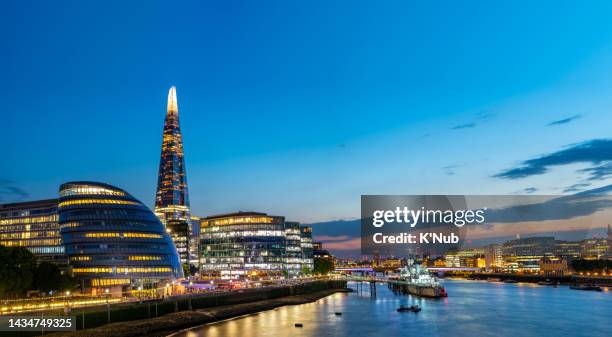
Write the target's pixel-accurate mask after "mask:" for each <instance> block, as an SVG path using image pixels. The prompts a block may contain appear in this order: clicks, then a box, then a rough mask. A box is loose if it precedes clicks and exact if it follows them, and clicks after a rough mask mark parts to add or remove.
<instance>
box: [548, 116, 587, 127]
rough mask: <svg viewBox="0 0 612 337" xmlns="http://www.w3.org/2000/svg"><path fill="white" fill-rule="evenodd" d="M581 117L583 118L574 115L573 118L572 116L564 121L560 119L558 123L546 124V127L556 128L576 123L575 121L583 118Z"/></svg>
mask: <svg viewBox="0 0 612 337" xmlns="http://www.w3.org/2000/svg"><path fill="white" fill-rule="evenodd" d="M581 117H582V115H581V114H578V115H573V116H570V117H567V118H563V119H559V120H556V121H552V122H550V123H548V124H546V126H556V125H562V124H567V123H570V122H573V121H575V120H577V119H578V118H581Z"/></svg>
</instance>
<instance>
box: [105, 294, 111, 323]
mask: <svg viewBox="0 0 612 337" xmlns="http://www.w3.org/2000/svg"><path fill="white" fill-rule="evenodd" d="M109 291H110V290H109V289H108V288H106V289H104V293H105V294H106V321H107V323H110V303H109V302H108V295H109Z"/></svg>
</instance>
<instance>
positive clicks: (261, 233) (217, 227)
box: [200, 212, 312, 279]
mask: <svg viewBox="0 0 612 337" xmlns="http://www.w3.org/2000/svg"><path fill="white" fill-rule="evenodd" d="M200 224H201V229H200V231H201V235H200V237H201V243H200V247H201V253H200V254H201V255H200V268H201V273H202V275H203V276H209V277H221V278H223V279H244V278H246V277H249V278H250V279H265V278H274V277H287V276H288V277H292V276H297V275H300V274H301V273H302V271H303V269H304V267H305V266H306V267H307V268H310V270H312V262H310V264H309V265H305V264H304V254H303V251H302V237H301V228H300V225H299V223H297V222H285V218H284V217H281V216H270V215H267V214H265V213H258V212H238V213H231V214H224V215H217V216H211V217H207V218H203V219H202V220H201V222H200ZM310 261H312V259H310ZM307 263H308V262H307Z"/></svg>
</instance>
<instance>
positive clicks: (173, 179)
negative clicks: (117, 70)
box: [155, 87, 198, 264]
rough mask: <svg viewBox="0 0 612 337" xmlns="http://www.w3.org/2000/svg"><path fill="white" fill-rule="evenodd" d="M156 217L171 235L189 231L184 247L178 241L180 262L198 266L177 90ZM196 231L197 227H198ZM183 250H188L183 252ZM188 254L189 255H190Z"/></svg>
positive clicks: (161, 169)
mask: <svg viewBox="0 0 612 337" xmlns="http://www.w3.org/2000/svg"><path fill="white" fill-rule="evenodd" d="M155 215H157V216H158V217H159V219H160V220H161V222H162V223H163V224H164V225H166V227H167V228H168V231H169V232H171V227H172V226H177V225H178V224H180V223H182V224H184V225H186V227H188V229H189V233H188V235H189V237H188V238H183V239H182V241H187V242H189V246H188V247H187V244H186V242H185V244H184V246H185V247H180V244H179V243H178V242H177V241H175V245H176V246H177V250H178V251H179V254H181V253H184V254H181V255H182V256H184V258H181V260H183V262H186V261H185V260H189V261H192V263H194V262H195V264H197V241H198V238H197V231H194V230H193V226H192V221H191V211H190V209H189V193H188V190H187V174H186V170H185V157H184V153H183V139H182V136H181V128H180V125H179V115H178V102H177V99H176V88H175V87H172V88H170V91H169V92H168V108H167V111H166V121H165V123H164V134H163V139H162V148H161V158H160V160H159V176H158V180H157V194H156V196H155ZM196 227H197V226H196ZM181 250H185V251H184V252H181ZM188 252H189V254H188Z"/></svg>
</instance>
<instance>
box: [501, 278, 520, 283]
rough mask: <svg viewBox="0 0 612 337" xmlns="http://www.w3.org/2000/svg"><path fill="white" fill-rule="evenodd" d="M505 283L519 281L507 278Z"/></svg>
mask: <svg viewBox="0 0 612 337" xmlns="http://www.w3.org/2000/svg"><path fill="white" fill-rule="evenodd" d="M504 283H518V281H517V280H513V279H507V280H504Z"/></svg>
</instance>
